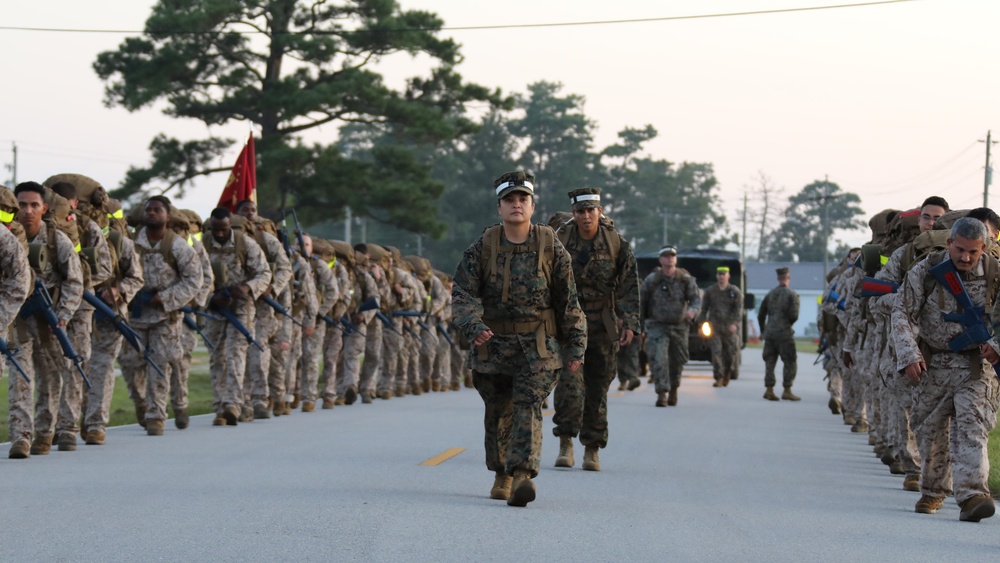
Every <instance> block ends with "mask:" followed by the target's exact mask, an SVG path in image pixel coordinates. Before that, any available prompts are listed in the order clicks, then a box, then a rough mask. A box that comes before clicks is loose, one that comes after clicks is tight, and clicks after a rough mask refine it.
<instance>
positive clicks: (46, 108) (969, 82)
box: [0, 0, 1000, 245]
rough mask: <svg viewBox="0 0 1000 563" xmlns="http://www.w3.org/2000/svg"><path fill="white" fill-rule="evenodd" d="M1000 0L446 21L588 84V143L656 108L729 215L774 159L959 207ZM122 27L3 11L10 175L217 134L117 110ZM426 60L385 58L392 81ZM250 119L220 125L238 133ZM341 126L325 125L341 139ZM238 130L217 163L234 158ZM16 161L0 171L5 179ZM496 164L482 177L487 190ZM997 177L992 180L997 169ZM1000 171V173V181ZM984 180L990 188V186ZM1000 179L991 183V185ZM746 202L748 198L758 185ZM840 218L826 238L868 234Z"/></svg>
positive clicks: (488, 12)
mask: <svg viewBox="0 0 1000 563" xmlns="http://www.w3.org/2000/svg"><path fill="white" fill-rule="evenodd" d="M399 1H400V4H401V6H402V7H403V8H405V9H421V10H427V11H431V12H434V13H436V14H438V15H439V16H440V17H441V18H442V19H443V20H444V22H445V26H446V27H465V26H482V25H511V24H541V23H564V22H591V21H604V20H627V19H646V18H670V17H678V16H693V15H707V14H724V13H732V12H749V11H762V10H778V9H789V8H805V7H817V6H827V5H836V4H850V3H858V0H840V1H829V0H828V1H823V0H780V1H779V0H659V1H652V0H623V1H620V2H606V1H600V2H599V1H596V0H572V1H566V0H545V1H538V0H533V1H528V0H508V1H505V2H478V1H469V0H399ZM153 4H154V2H153V1H152V0H88V1H87V2H81V1H80V0H46V1H44V2H30V3H29V2H23V1H14V0H0V13H3V14H4V17H3V19H2V20H0V27H36V28H59V29H62V28H70V29H115V30H140V29H142V27H143V24H144V22H145V20H146V18H147V17H148V15H149V12H150V8H151V7H152V6H153ZM998 22H1000V2H996V1H995V0H914V1H909V2H899V3H890V4H882V5H873V6H864V7H850V8H839V9H826V10H813V11H798V12H792V13H772V14H758V15H745V16H732V17H712V18H701V19H675V20H669V21H648V22H637V23H618V24H605V25H580V26H565V27H524V28H513V29H502V30H496V29H493V30H490V29H479V30H451V31H444V32H442V34H444V35H445V36H450V37H453V38H454V39H455V40H456V41H458V42H459V43H460V44H461V45H462V49H461V52H462V55H463V57H464V60H463V62H462V64H461V65H460V66H459V67H458V70H459V72H460V73H461V74H462V75H463V76H464V77H465V79H466V80H469V81H472V82H477V83H480V84H483V85H487V86H491V87H499V88H501V89H502V90H503V91H504V92H509V93H516V92H524V91H525V88H526V86H527V85H528V84H530V83H532V82H536V81H539V80H546V81H553V82H560V83H562V84H563V90H562V93H563V94H579V95H582V96H584V97H585V99H586V104H585V106H584V109H585V113H586V115H587V116H588V117H589V118H590V119H592V120H594V121H595V122H597V124H598V129H597V131H596V147H598V148H600V147H604V146H607V145H609V144H611V143H613V142H615V139H616V134H617V132H618V131H620V130H621V129H623V128H624V127H628V126H631V127H642V126H645V125H646V124H651V125H653V126H654V127H655V128H656V129H657V130H658V131H659V137H658V138H657V139H655V140H654V141H653V142H651V143H650V144H649V145H648V146H647V147H646V148H647V152H648V154H649V155H651V156H653V157H656V158H664V159H667V160H669V161H671V162H683V161H689V162H705V163H711V164H712V165H713V166H714V169H715V173H716V177H717V178H718V180H719V182H720V193H721V195H722V200H723V206H724V209H725V211H726V212H727V215H728V216H729V220H730V225H731V227H732V228H734V229H737V230H738V229H739V219H740V216H741V214H742V206H743V195H744V193H745V192H746V191H747V188H748V187H752V186H754V185H755V184H756V183H757V178H759V176H760V174H761V173H763V174H766V175H767V176H768V177H769V178H770V179H771V181H772V183H773V184H774V185H775V186H776V187H778V188H783V192H782V194H781V195H782V199H783V200H784V199H785V198H787V197H788V196H790V195H793V194H795V193H796V192H798V191H799V190H800V189H801V188H802V187H803V186H805V185H807V184H809V183H811V182H813V181H815V180H821V179H823V178H829V180H830V181H833V182H836V183H837V184H839V185H840V187H841V188H842V189H844V190H846V191H850V192H854V193H856V194H858V195H859V196H860V197H861V200H862V208H863V209H864V210H865V212H866V213H867V214H869V215H870V214H873V213H876V212H878V211H880V210H882V209H885V208H888V207H893V208H911V207H915V206H918V205H919V204H920V202H921V201H922V200H923V199H924V198H925V197H927V196H929V195H941V196H944V197H945V198H946V199H947V200H948V201H949V203H950V204H951V206H952V208H962V207H977V206H980V205H982V201H983V181H984V167H985V160H986V156H985V155H986V152H985V151H986V146H985V143H984V142H980V141H981V140H985V139H986V135H987V132H988V131H990V130H993V131H994V138H996V139H1000V104H998V103H997V102H998V100H997V94H998V92H1000V88H998V87H1000V75H998V73H997V70H998V69H997V65H998V63H1000V56H998V55H1000V50H998V49H997V48H996V39H995V37H996V36H995V33H996V25H997V23H998ZM125 37H127V34H122V33H86V34H85V33H61V32H54V31H19V30H10V29H0V49H2V50H3V52H4V53H5V56H4V57H3V59H2V62H0V76H3V77H4V79H5V80H4V86H5V87H4V89H3V95H2V97H0V100H2V101H3V103H2V104H0V164H2V165H4V166H9V165H10V164H11V163H12V161H13V145H14V144H16V146H17V180H18V181H25V180H29V179H31V180H36V181H42V180H44V179H45V178H47V177H48V176H50V175H52V174H56V173H61V172H77V173H82V174H86V175H89V176H92V177H94V178H95V179H97V180H99V181H101V182H102V183H103V184H104V185H105V186H108V187H116V186H117V185H118V184H119V183H120V182H121V180H122V178H123V177H124V174H125V171H126V170H127V168H128V167H129V165H137V166H142V165H145V164H146V163H147V162H148V158H149V155H148V151H147V147H148V145H149V142H150V140H151V139H152V138H153V137H154V136H155V135H156V134H158V133H160V132H163V133H166V134H168V135H171V136H176V137H179V138H181V139H195V138H203V137H205V136H206V129H207V128H206V127H205V126H204V125H203V124H200V123H198V122H194V121H190V120H188V121H181V120H174V119H170V118H167V117H165V116H163V115H162V114H161V113H160V111H161V110H162V105H161V106H156V107H153V108H148V109H144V110H142V111H139V112H135V113H129V112H127V111H125V110H124V109H121V108H107V107H105V105H104V103H103V97H104V92H103V88H104V85H103V83H102V82H101V81H100V80H99V79H98V78H97V76H96V74H95V73H94V71H93V69H92V64H93V62H94V60H95V58H96V56H97V55H98V53H100V52H102V51H107V50H112V49H115V48H116V47H117V46H118V44H120V43H121V41H123V40H124V38H125ZM424 63H425V61H421V60H419V59H418V60H412V59H410V58H409V57H408V56H397V57H394V58H392V59H389V60H386V61H385V62H384V64H383V67H382V68H383V69H384V71H385V73H386V76H387V80H389V81H390V83H392V81H396V82H400V81H402V80H403V78H404V77H405V76H408V75H412V74H414V73H417V72H420V71H421V69H422V68H424ZM248 129H249V126H248V124H232V125H229V126H226V127H221V128H213V129H211V131H210V132H211V133H213V134H217V135H223V136H228V137H230V138H239V137H242V136H244V135H246V132H247V130H248ZM335 135H336V127H335V126H332V125H331V126H328V127H327V128H326V129H323V130H320V131H317V132H316V133H315V134H314V137H313V139H315V140H321V139H329V140H332V139H333V138H335ZM238 151H239V147H234V148H233V149H232V154H231V155H228V156H226V157H225V158H224V159H223V161H221V162H219V165H220V166H229V165H231V164H232V162H233V161H235V159H236V156H237V154H238ZM11 177H12V171H11V170H9V169H6V168H5V169H0V179H2V181H4V182H5V183H6V182H7V181H8V180H9V179H11ZM491 179H492V178H484V179H483V189H484V190H487V188H488V187H489V183H490V181H491ZM225 180H226V174H224V173H223V174H217V175H214V176H210V177H208V178H205V179H204V180H201V181H199V182H198V183H197V184H196V186H195V188H194V189H192V190H190V191H189V192H188V193H187V195H186V196H185V197H183V198H181V199H180V200H179V201H178V203H179V204H180V205H181V206H182V207H190V208H192V209H195V210H197V211H199V212H201V213H203V214H207V212H208V211H209V210H210V209H211V208H212V207H214V204H215V203H216V201H218V194H219V193H220V192H221V189H222V185H223V184H224V183H225ZM994 187H996V186H994ZM998 189H1000V188H998ZM991 191H995V190H993V188H991ZM995 199H996V197H995V196H994V197H991V201H993V200H995ZM751 205H752V202H751ZM867 238H868V234H867V233H866V232H861V231H858V232H840V233H836V234H835V236H834V237H833V241H832V244H833V243H837V242H845V243H849V244H852V245H857V244H861V243H864V242H866V241H867Z"/></svg>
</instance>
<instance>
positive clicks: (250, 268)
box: [203, 229, 271, 317]
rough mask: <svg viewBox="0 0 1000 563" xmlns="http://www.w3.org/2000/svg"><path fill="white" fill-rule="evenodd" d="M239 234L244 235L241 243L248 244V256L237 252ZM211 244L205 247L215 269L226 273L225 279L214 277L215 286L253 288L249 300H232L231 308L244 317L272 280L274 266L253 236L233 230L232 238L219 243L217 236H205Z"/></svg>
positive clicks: (216, 287)
mask: <svg viewBox="0 0 1000 563" xmlns="http://www.w3.org/2000/svg"><path fill="white" fill-rule="evenodd" d="M236 237H243V242H242V244H243V245H245V247H246V256H240V253H239V252H237V246H236ZM203 240H207V241H208V244H206V245H205V250H206V251H207V252H208V257H209V259H210V260H211V261H212V263H213V271H215V269H216V268H218V271H219V272H223V274H220V275H224V279H219V277H216V278H215V289H216V290H217V291H218V290H221V289H227V288H233V287H237V286H239V285H243V284H246V285H247V287H249V288H250V293H249V295H247V298H246V299H243V300H233V303H232V305H230V308H231V309H232V310H233V311H234V312H235V313H237V314H239V315H240V316H243V317H245V316H246V315H248V314H249V313H250V309H251V307H252V306H254V301H256V300H257V298H258V297H259V296H260V294H261V293H263V292H264V290H265V289H266V288H267V286H268V285H269V284H270V283H271V268H270V266H268V264H267V257H266V256H265V255H264V251H263V250H262V249H261V248H260V245H259V244H257V242H256V241H254V240H253V237H250V236H247V235H246V234H244V233H242V232H240V231H237V230H236V229H233V230H232V231H230V236H229V240H227V241H226V242H224V243H219V241H217V240H215V237H206V238H205V239H203Z"/></svg>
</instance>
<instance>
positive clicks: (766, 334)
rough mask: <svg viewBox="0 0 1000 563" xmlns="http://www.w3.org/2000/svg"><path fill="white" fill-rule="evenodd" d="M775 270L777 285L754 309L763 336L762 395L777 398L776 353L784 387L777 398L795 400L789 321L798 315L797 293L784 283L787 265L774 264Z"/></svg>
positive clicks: (787, 276) (788, 279) (789, 277)
mask: <svg viewBox="0 0 1000 563" xmlns="http://www.w3.org/2000/svg"><path fill="white" fill-rule="evenodd" d="M775 272H776V273H777V274H778V287H776V288H774V289H772V290H771V291H769V292H768V293H767V295H765V296H764V300H763V301H762V302H761V304H760V309H758V312H757V324H758V325H759V326H760V334H761V338H763V339H764V352H763V355H764V387H765V388H766V391H765V392H764V398H765V399H767V400H769V401H777V400H778V396H777V395H775V394H774V383H775V379H774V367H775V364H777V362H778V356H781V363H782V366H783V374H784V376H783V379H782V384H783V385H784V387H785V391H784V393H782V394H781V398H782V399H784V400H786V401H798V400H799V397H798V396H797V395H795V394H794V393H792V384H793V383H794V382H795V372H796V371H797V369H798V364H797V363H796V360H797V353H796V351H795V338H794V336H795V330H794V329H793V328H792V325H794V324H795V321H797V320H798V319H799V295H798V294H797V293H795V291H793V290H792V289H790V288H789V287H788V284H789V283H791V281H792V275H791V274H789V273H788V268H778V269H777V270H775Z"/></svg>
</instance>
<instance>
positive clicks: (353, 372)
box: [337, 327, 368, 397]
mask: <svg viewBox="0 0 1000 563" xmlns="http://www.w3.org/2000/svg"><path fill="white" fill-rule="evenodd" d="M367 340H368V334H367V333H365V332H364V327H358V329H356V330H355V331H354V332H352V333H351V334H348V335H347V336H345V337H344V358H343V363H342V364H341V366H340V373H338V374H337V395H339V396H341V397H343V396H344V392H346V391H347V388H348V387H354V389H355V390H357V389H358V382H359V381H360V379H361V356H362V355H363V354H364V353H365V342H366V341H367Z"/></svg>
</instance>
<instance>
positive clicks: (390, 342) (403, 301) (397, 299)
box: [378, 266, 419, 398]
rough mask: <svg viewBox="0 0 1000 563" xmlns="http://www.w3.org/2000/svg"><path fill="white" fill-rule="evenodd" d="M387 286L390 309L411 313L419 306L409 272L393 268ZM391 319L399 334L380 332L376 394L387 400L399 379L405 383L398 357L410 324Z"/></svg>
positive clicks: (413, 280)
mask: <svg viewBox="0 0 1000 563" xmlns="http://www.w3.org/2000/svg"><path fill="white" fill-rule="evenodd" d="M389 284H390V287H392V297H391V301H390V302H389V304H390V308H391V309H393V310H403V311H413V310H415V308H416V307H417V306H419V304H418V303H417V288H416V284H417V281H416V279H415V278H414V277H413V276H411V275H410V273H409V272H407V271H406V270H404V269H402V268H399V267H395V266H394V267H393V269H392V276H391V279H390V280H389ZM396 286H399V287H400V289H401V290H402V291H396ZM391 319H392V325H393V326H394V327H396V330H397V331H399V332H398V333H397V332H395V331H392V330H384V331H382V341H383V344H384V348H383V351H382V374H381V377H379V382H378V393H379V396H381V397H383V398H388V396H389V395H392V394H394V392H395V389H396V387H397V381H399V380H400V379H401V378H402V380H403V381H405V376H406V373H405V372H401V370H400V366H401V364H402V360H401V359H400V356H401V355H402V353H403V348H404V346H405V342H406V341H405V340H404V338H403V334H402V333H403V331H404V330H405V329H406V326H408V325H409V324H410V323H409V321H408V320H407V319H406V318H405V317H391Z"/></svg>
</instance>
